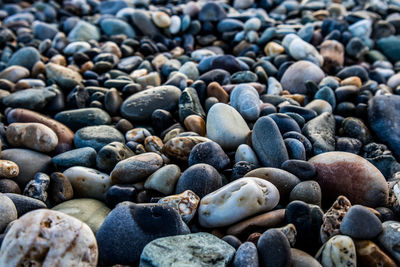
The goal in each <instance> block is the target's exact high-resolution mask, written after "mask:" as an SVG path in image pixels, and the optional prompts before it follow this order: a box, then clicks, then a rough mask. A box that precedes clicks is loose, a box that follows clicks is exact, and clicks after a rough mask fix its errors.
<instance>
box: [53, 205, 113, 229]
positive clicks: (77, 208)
mask: <svg viewBox="0 0 400 267" xmlns="http://www.w3.org/2000/svg"><path fill="white" fill-rule="evenodd" d="M52 210H56V211H59V212H62V213H65V214H67V215H69V216H72V217H75V218H77V219H79V220H80V221H82V222H84V223H86V224H87V225H88V226H89V227H90V229H91V230H92V231H93V233H94V234H96V233H97V231H98V230H99V228H100V226H101V225H102V224H103V222H104V220H105V219H106V217H107V215H108V213H110V209H109V208H107V206H106V205H105V204H104V203H103V202H101V201H98V200H95V199H90V198H80V199H73V200H68V201H65V202H63V203H61V204H59V205H57V206H55V207H53V208H52Z"/></svg>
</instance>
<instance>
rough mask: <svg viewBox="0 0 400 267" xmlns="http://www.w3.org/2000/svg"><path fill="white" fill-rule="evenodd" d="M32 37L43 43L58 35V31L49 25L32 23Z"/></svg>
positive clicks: (37, 22)
mask: <svg viewBox="0 0 400 267" xmlns="http://www.w3.org/2000/svg"><path fill="white" fill-rule="evenodd" d="M32 30H33V35H34V37H35V38H37V39H39V40H41V41H43V40H46V39H50V40H52V39H53V38H54V37H55V36H56V35H57V33H58V29H57V28H56V27H54V26H53V25H51V24H49V23H44V22H39V21H34V22H33V23H32Z"/></svg>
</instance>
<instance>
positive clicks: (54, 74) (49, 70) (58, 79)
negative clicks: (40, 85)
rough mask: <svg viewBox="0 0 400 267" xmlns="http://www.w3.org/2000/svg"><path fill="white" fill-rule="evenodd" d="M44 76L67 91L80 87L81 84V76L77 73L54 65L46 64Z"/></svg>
mask: <svg viewBox="0 0 400 267" xmlns="http://www.w3.org/2000/svg"><path fill="white" fill-rule="evenodd" d="M46 75H47V78H48V79H50V80H52V81H54V82H55V83H57V84H58V85H59V86H60V87H61V88H62V89H67V90H68V89H73V88H74V87H75V86H77V85H81V82H82V76H81V75H80V74H79V73H78V72H76V71H74V70H72V69H69V68H66V67H64V66H61V65H57V64H55V63H47V65H46Z"/></svg>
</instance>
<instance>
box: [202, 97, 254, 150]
mask: <svg viewBox="0 0 400 267" xmlns="http://www.w3.org/2000/svg"><path fill="white" fill-rule="evenodd" d="M206 126H207V137H208V138H210V139H211V140H213V141H215V142H217V143H218V144H219V145H220V146H221V147H222V148H223V149H225V150H231V151H232V150H235V149H236V148H237V147H238V146H239V145H241V144H245V143H246V140H247V135H248V134H249V131H250V129H249V127H248V126H247V124H246V122H245V120H244V119H243V118H242V116H241V115H240V113H239V112H237V111H236V110H235V109H234V108H233V107H231V106H229V105H226V104H222V103H218V104H215V105H213V106H212V107H211V109H210V110H209V111H208V115H207V123H206Z"/></svg>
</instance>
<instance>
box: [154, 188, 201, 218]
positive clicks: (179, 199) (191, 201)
mask: <svg viewBox="0 0 400 267" xmlns="http://www.w3.org/2000/svg"><path fill="white" fill-rule="evenodd" d="M199 202H200V198H199V197H198V196H197V195H196V194H195V193H193V191H191V190H186V191H185V192H183V193H181V194H178V195H172V196H167V197H164V198H162V199H160V200H159V201H158V203H160V204H167V205H168V206H170V207H173V208H174V209H176V210H177V211H178V213H179V215H180V216H181V217H182V220H183V221H184V222H185V223H189V222H190V220H192V219H193V217H194V215H195V214H196V211H197V207H198V205H199Z"/></svg>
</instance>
